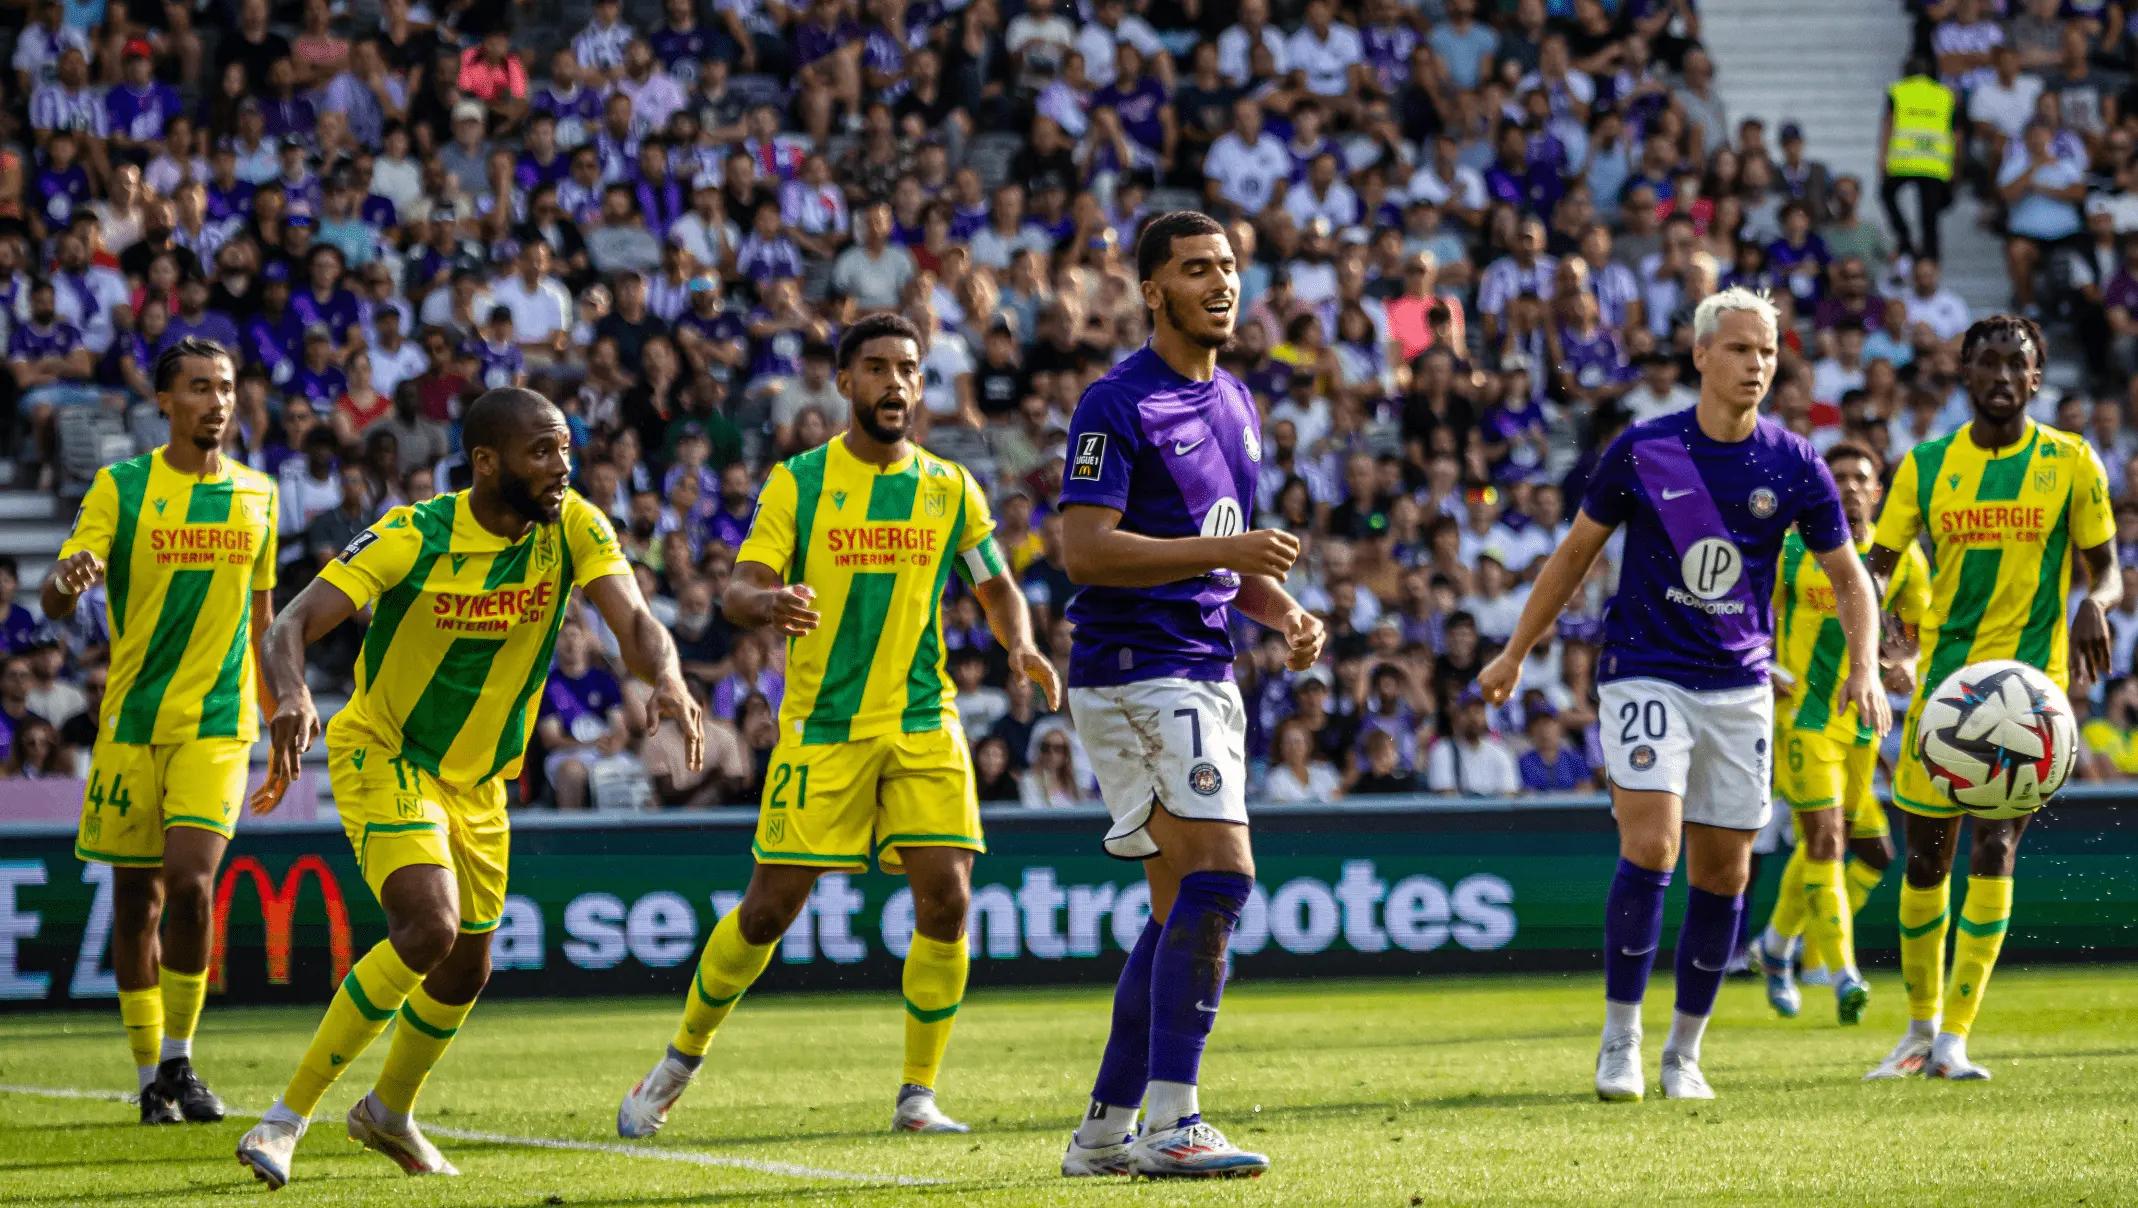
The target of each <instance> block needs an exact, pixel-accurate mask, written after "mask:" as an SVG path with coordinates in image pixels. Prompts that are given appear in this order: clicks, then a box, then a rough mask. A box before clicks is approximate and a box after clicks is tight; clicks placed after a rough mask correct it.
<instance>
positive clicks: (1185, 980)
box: [1150, 872, 1255, 1084]
mask: <svg viewBox="0 0 2138 1208" xmlns="http://www.w3.org/2000/svg"><path fill="white" fill-rule="evenodd" d="M1254 887H1255V883H1254V880H1253V878H1251V877H1248V876H1247V875H1246V874H1244V873H1237V872H1191V873H1189V874H1188V875H1187V876H1185V877H1182V878H1181V879H1180V893H1179V894H1178V895H1177V896H1176V897H1174V899H1173V909H1172V911H1171V912H1170V913H1169V914H1167V916H1166V925H1165V931H1164V933H1163V934H1161V935H1160V936H1159V937H1158V951H1157V954H1156V959H1154V960H1153V961H1152V963H1151V1063H1150V1073H1151V1081H1153V1082H1186V1083H1190V1084H1193V1083H1194V1082H1195V1080H1196V1071H1197V1070H1199V1069H1200V1068H1201V1067H1202V1063H1203V1043H1204V1042H1205V1041H1207V1040H1208V1039H1209V1038H1210V1029H1211V1028H1212V1027H1214V1026H1216V1024H1217V1007H1218V997H1219V995H1221V994H1222V993H1223V992H1224V989H1225V946H1226V945H1227V944H1229V943H1231V942H1232V929H1233V928H1234V927H1236V926H1238V925H1239V922H1240V909H1241V908H1242V907H1243V906H1245V905H1246V904H1247V895H1248V893H1249V892H1251V891H1252V890H1253V889H1254Z"/></svg>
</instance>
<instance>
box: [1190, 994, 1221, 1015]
mask: <svg viewBox="0 0 2138 1208" xmlns="http://www.w3.org/2000/svg"><path fill="white" fill-rule="evenodd" d="M1195 1009H1196V1010H1198V1011H1207V1012H1209V1013H1210V1014H1212V1015H1215V1014H1217V1008H1216V1007H1212V1006H1206V1005H1204V1003H1203V1000H1202V999H1200V998H1198V999H1196V1000H1195Z"/></svg>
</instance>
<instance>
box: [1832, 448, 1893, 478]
mask: <svg viewBox="0 0 2138 1208" xmlns="http://www.w3.org/2000/svg"><path fill="white" fill-rule="evenodd" d="M1851 458H1860V459H1862V460H1864V461H1867V462H1870V463H1871V474H1872V476H1873V477H1876V476H1878V475H1879V474H1882V473H1884V472H1885V468H1886V467H1885V462H1884V461H1882V460H1881V459H1880V458H1879V456H1878V454H1876V453H1873V452H1872V451H1871V447H1870V446H1869V445H1864V444H1858V443H1857V442H1855V441H1853V440H1844V441H1841V442H1840V443H1838V444H1836V445H1834V447H1832V448H1830V449H1828V450H1827V451H1826V467H1827V468H1828V469H1832V468H1833V467H1835V466H1837V465H1839V464H1841V463H1842V462H1844V461H1848V460H1849V459H1851Z"/></svg>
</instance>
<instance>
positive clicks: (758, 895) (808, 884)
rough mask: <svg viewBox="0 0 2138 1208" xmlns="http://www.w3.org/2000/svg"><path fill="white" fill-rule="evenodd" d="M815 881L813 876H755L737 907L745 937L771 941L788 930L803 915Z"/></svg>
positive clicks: (757, 940)
mask: <svg viewBox="0 0 2138 1208" xmlns="http://www.w3.org/2000/svg"><path fill="white" fill-rule="evenodd" d="M814 885H815V880H814V879H813V878H812V879H808V880H803V879H799V878H791V879H790V878H783V879H780V880H777V881H772V880H768V879H766V878H765V877H762V876H760V877H757V878H755V879H753V880H752V881H751V882H750V888H749V889H748V890H747V891H745V892H744V893H743V895H742V903H741V904H740V905H738V906H736V907H735V921H736V924H737V925H738V926H739V927H741V928H742V938H743V939H745V940H747V941H749V942H750V943H752V944H769V943H772V942H773V941H774V940H777V939H779V937H781V936H783V935H785V934H787V928H789V927H791V926H793V925H794V920H795V919H797V918H800V917H801V914H802V907H804V906H806V905H808V904H809V891H810V889H811V888H812V887H813V886H814Z"/></svg>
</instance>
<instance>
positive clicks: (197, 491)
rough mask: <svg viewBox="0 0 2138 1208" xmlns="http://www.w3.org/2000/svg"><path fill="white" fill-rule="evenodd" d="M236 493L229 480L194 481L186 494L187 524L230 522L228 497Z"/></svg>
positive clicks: (235, 488) (235, 485) (233, 484)
mask: <svg viewBox="0 0 2138 1208" xmlns="http://www.w3.org/2000/svg"><path fill="white" fill-rule="evenodd" d="M236 493H237V484H235V483H231V482H196V483H194V484H193V490H192V492H191V493H190V494H188V495H187V496H186V523H187V524H228V523H230V499H231V496H233V495H234V494H236Z"/></svg>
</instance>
